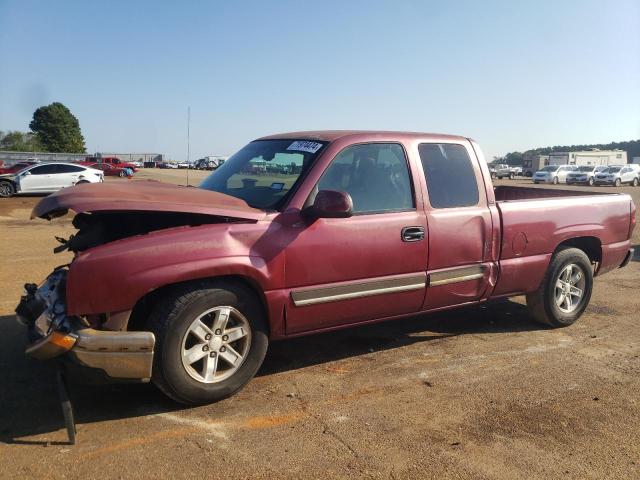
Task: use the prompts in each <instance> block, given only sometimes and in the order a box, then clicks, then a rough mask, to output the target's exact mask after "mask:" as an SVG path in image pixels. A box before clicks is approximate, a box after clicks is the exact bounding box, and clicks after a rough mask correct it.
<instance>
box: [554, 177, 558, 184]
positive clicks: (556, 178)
mask: <svg viewBox="0 0 640 480" xmlns="http://www.w3.org/2000/svg"><path fill="white" fill-rule="evenodd" d="M558 181H559V180H558V177H553V184H554V185H557V184H558Z"/></svg>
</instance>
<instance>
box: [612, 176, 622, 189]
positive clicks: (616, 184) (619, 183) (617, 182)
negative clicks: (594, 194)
mask: <svg viewBox="0 0 640 480" xmlns="http://www.w3.org/2000/svg"><path fill="white" fill-rule="evenodd" d="M614 185H615V186H616V187H619V186H620V185H622V182H621V181H620V179H619V178H616V181H615V182H614Z"/></svg>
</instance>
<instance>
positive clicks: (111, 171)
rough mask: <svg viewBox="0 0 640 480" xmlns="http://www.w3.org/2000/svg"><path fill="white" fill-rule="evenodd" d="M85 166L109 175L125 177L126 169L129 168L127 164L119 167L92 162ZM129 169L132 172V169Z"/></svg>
mask: <svg viewBox="0 0 640 480" xmlns="http://www.w3.org/2000/svg"><path fill="white" fill-rule="evenodd" d="M87 167H91V168H96V169H98V170H102V171H103V172H104V174H105V175H107V176H110V177H126V176H127V169H128V168H131V167H128V166H123V167H120V166H117V165H111V164H110V163H92V164H91V165H87ZM131 171H132V172H133V171H134V170H133V169H131Z"/></svg>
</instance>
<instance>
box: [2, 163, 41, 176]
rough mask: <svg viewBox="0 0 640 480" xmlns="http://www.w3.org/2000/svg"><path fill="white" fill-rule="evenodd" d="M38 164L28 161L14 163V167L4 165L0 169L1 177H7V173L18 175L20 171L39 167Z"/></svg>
mask: <svg viewBox="0 0 640 480" xmlns="http://www.w3.org/2000/svg"><path fill="white" fill-rule="evenodd" d="M38 163H40V162H38V161H37V160H28V161H24V162H18V163H14V164H13V165H11V164H4V165H3V166H2V167H1V168H0V175H6V174H7V173H16V172H19V171H20V170H22V169H24V168H27V167H29V166H31V165H37V164H38Z"/></svg>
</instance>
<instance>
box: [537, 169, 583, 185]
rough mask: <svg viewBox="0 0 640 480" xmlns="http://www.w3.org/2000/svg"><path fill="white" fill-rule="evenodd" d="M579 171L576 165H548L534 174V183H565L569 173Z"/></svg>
mask: <svg viewBox="0 0 640 480" xmlns="http://www.w3.org/2000/svg"><path fill="white" fill-rule="evenodd" d="M577 169H578V167H576V166H575V165H547V166H546V167H544V168H543V169H542V170H538V171H537V172H536V173H534V174H533V179H532V180H533V183H552V184H554V185H557V184H558V183H565V182H566V180H567V175H568V174H569V172H575V171H576V170H577Z"/></svg>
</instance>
